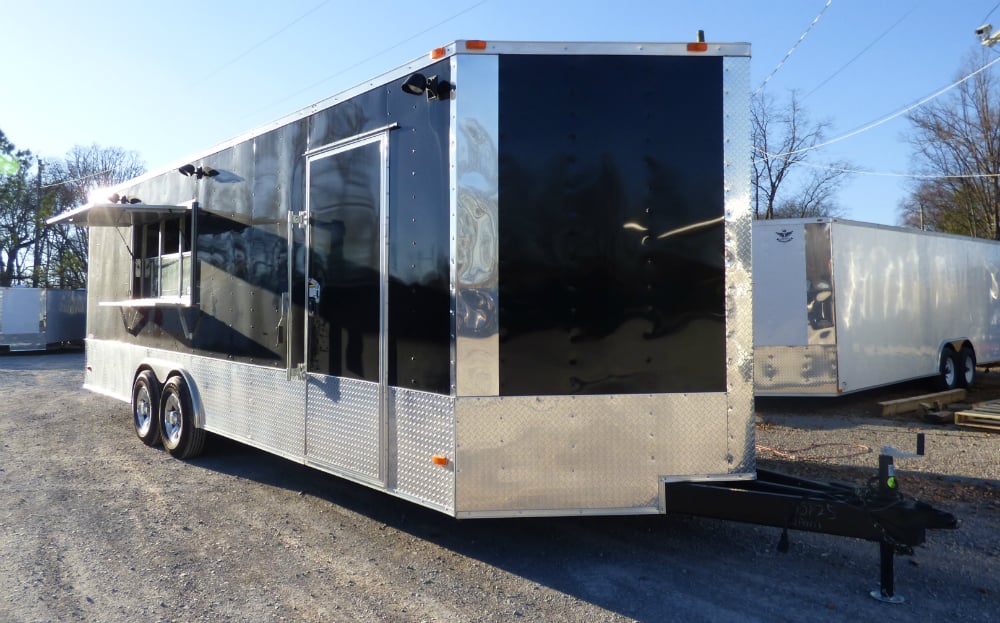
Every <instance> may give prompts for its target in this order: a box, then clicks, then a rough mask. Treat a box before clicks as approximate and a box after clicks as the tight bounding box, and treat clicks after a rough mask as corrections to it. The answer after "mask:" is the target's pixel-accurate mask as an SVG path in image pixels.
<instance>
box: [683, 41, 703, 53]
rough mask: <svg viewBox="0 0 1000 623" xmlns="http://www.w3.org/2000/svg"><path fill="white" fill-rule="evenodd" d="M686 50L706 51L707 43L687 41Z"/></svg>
mask: <svg viewBox="0 0 1000 623" xmlns="http://www.w3.org/2000/svg"><path fill="white" fill-rule="evenodd" d="M688 52H708V44H707V43H703V42H698V43H689V44H688Z"/></svg>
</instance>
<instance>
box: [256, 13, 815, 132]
mask: <svg viewBox="0 0 1000 623" xmlns="http://www.w3.org/2000/svg"><path fill="white" fill-rule="evenodd" d="M831 1H832V0H831ZM487 2H489V0H480V1H479V2H476V3H475V4H472V5H469V6H468V7H466V8H464V9H462V10H461V11H459V12H458V13H455V14H454V15H451V16H450V17H448V18H445V19H443V20H441V21H440V22H438V23H436V24H434V25H433V26H429V27H427V28H425V29H423V30H421V31H420V32H418V33H416V34H414V35H412V36H410V37H407V38H406V39H403V40H402V41H400V42H398V43H395V44H393V45H391V46H389V47H387V48H385V49H383V50H381V51H379V52H376V53H375V54H372V55H371V56H368V57H366V58H364V59H362V60H360V61H358V62H357V63H354V64H353V65H349V66H347V67H344V68H343V69H341V70H339V71H337V72H334V73H332V74H330V75H329V76H327V77H325V78H323V79H322V80H319V81H317V82H314V83H312V84H310V85H309V86H307V87H304V88H302V89H299V90H298V91H296V92H294V93H292V94H290V95H287V96H285V97H283V98H281V99H280V100H275V101H273V102H271V103H270V104H267V105H266V106H263V107H261V108H258V109H257V110H255V111H253V112H251V113H249V114H247V115H244V118H246V117H250V116H252V115H255V114H257V113H259V112H261V111H263V110H267V109H269V108H271V107H273V106H276V105H278V104H281V103H282V102H287V101H288V100H290V99H292V98H294V97H296V96H298V95H301V94H302V93H305V92H306V91H309V90H311V89H314V88H316V87H318V86H319V85H321V84H324V83H326V82H329V81H330V80H333V79H334V78H336V77H337V76H340V75H342V74H345V73H347V72H349V71H351V70H352V69H356V68H358V67H360V66H361V65H364V64H365V63H367V62H369V61H371V60H374V59H376V58H378V57H379V56H382V55H383V54H386V53H388V52H391V51H392V50H395V49H396V48H398V47H401V46H402V45H404V44H406V43H409V42H410V41H413V40H414V39H416V38H417V37H419V36H421V35H424V34H427V33H428V32H430V31H432V30H434V29H435V28H438V27H440V26H443V25H444V24H447V23H448V22H450V21H452V20H455V19H457V18H459V17H461V16H462V15H465V14H466V13H468V12H469V11H471V10H473V9H476V8H478V7H480V6H482V5H484V4H486V3H487Z"/></svg>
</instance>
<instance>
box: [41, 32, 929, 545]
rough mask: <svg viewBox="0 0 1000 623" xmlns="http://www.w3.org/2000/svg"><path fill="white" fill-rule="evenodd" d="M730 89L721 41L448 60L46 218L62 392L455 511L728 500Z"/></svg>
mask: <svg viewBox="0 0 1000 623" xmlns="http://www.w3.org/2000/svg"><path fill="white" fill-rule="evenodd" d="M749 77H750V64H749V46H748V45H746V44H716V43H713V44H708V43H703V42H695V43H627V44H626V43H510V42H492V41H490V42H485V41H476V40H468V41H458V42H455V43H453V44H451V45H448V46H446V47H443V48H439V49H437V50H434V51H432V52H431V53H430V55H429V56H428V57H426V58H422V59H418V60H417V61H414V62H412V63H409V64H407V65H405V66H403V67H400V68H398V69H396V70H393V71H390V72H388V73H386V74H384V75H382V76H379V77H378V78H375V79H373V80H371V81H369V82H366V83H365V84H362V85H360V86H358V87H356V88H354V89H351V90H349V91H347V92H345V93H342V94H340V95H337V96H335V97H332V98H329V99H327V100H325V101H322V102H320V103H318V104H316V105H314V106H311V107H309V108H307V109H305V110H303V111H300V112H298V113H296V114H293V115H291V116H289V117H286V118H284V119H281V120H279V121H278V122H276V123H274V124H271V125H269V126H266V127H264V128H261V129H259V130H257V131H255V132H252V133H250V134H248V135H245V136H242V137H239V138H237V139H235V140H233V141H231V142H229V143H226V144H223V145H220V146H217V147H215V148H212V149H210V150H207V151H205V152H202V153H199V154H196V155H194V156H192V157H190V158H188V159H185V160H184V161H183V162H180V163H177V164H176V165H174V166H171V167H169V168H167V169H165V170H162V171H157V172H154V173H151V174H148V175H145V176H143V177H141V178H138V179H136V180H133V181H130V182H127V183H125V184H122V185H121V186H119V187H117V188H112V189H107V190H106V193H105V194H104V197H106V198H102V199H101V200H100V201H98V202H94V203H91V204H88V205H85V206H82V207H81V208H78V209H76V210H73V211H71V212H68V213H66V214H63V215H60V216H59V217H56V218H55V219H53V221H52V222H61V223H76V224H80V225H89V226H90V227H91V238H90V241H91V242H90V244H91V247H90V258H91V259H90V275H89V278H90V282H89V288H88V316H87V322H88V328H87V369H86V375H85V386H86V387H87V388H90V389H92V390H94V391H97V392H101V393H104V394H107V395H110V396H113V397H116V398H119V399H121V400H123V401H128V402H130V403H131V405H132V411H133V415H134V421H135V426H136V431H137V433H138V435H139V437H140V438H141V439H142V440H143V441H144V442H145V443H147V444H150V445H153V444H156V443H158V442H160V441H162V443H163V444H164V446H165V447H166V448H167V449H168V450H169V451H170V452H171V453H172V454H174V455H175V456H178V457H181V458H185V457H189V456H194V455H195V454H197V452H198V451H200V450H201V447H202V444H203V443H204V438H205V434H206V432H212V433H216V434H219V435H223V436H226V437H230V438H232V439H236V440H238V441H241V442H243V443H246V444H249V445H252V446H256V447H258V448H262V449H264V450H267V451H269V452H273V453H275V454H278V455H281V456H284V457H287V458H289V459H292V460H295V461H299V462H302V463H305V464H308V465H311V466H313V467H316V468H318V469H322V470H325V471H328V472H330V473H333V474H337V475H339V476H342V477H344V478H348V479H351V480H354V481H357V482H360V483H363V484H365V485H368V486H371V487H374V488H376V489H379V490H382V491H385V492H387V493H390V494H393V495H396V496H399V497H401V498H405V499H408V500H411V501H413V502H416V503H418V504H422V505H424V506H427V507H430V508H433V509H436V510H439V511H441V512H444V513H446V514H449V515H452V516H455V517H503V516H526V515H536V516H537V515H579V514H602V515H608V514H639V513H663V512H667V511H668V510H670V498H671V495H672V494H671V493H668V492H670V491H674V489H672V488H671V487H675V486H677V485H676V484H675V483H689V482H705V481H707V482H727V483H733V482H742V483H752V481H754V479H755V478H756V476H757V472H756V469H755V467H756V466H755V447H754V435H753V427H754V412H753V344H752V318H753V316H752V309H751V300H752V297H751V291H752V288H751V285H752V284H751V279H750V258H751V251H750V245H751V237H752V236H751V213H750V200H749V199H750V176H749V171H750V154H751V143H750V116H749V110H750V94H749ZM710 493H711V492H710ZM677 495H678V499H679V500H680V499H691V498H681V497H680V493H678V494H677ZM702 497H703V496H702ZM694 499H695V500H697V499H700V497H699V495H696V496H695V498H694ZM688 506H690V505H688ZM683 510H685V511H689V510H690V509H689V508H685V509H683ZM792 527H798V526H792ZM921 536H922V532H921Z"/></svg>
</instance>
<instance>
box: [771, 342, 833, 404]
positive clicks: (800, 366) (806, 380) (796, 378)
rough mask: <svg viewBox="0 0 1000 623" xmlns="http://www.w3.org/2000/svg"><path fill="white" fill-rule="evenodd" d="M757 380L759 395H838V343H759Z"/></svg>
mask: <svg viewBox="0 0 1000 623" xmlns="http://www.w3.org/2000/svg"><path fill="white" fill-rule="evenodd" d="M754 383H755V384H756V387H757V390H756V391H757V395H758V396H768V395H770V396H799V395H826V396H837V395H838V392H837V389H838V377H837V345H836V344H811V345H809V346H757V347H756V349H755V351H754Z"/></svg>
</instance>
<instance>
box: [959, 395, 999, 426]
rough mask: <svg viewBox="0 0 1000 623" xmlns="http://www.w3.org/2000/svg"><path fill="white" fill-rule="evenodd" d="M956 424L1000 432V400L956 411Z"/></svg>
mask: <svg viewBox="0 0 1000 623" xmlns="http://www.w3.org/2000/svg"><path fill="white" fill-rule="evenodd" d="M955 424H958V425H959V426H973V427H975V428H988V429H990V430H1000V400H991V401H989V402H981V403H979V404H977V405H974V406H973V407H972V408H971V409H967V410H965V411H956V412H955Z"/></svg>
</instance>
